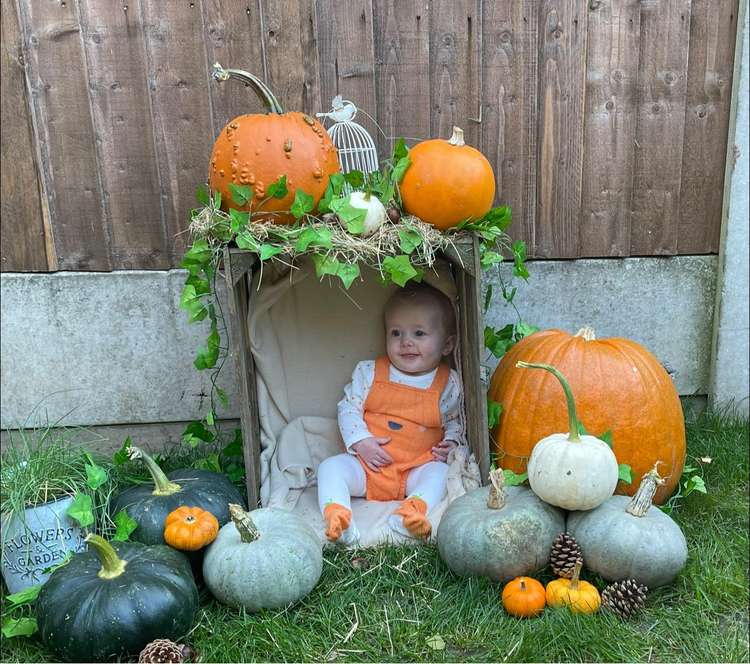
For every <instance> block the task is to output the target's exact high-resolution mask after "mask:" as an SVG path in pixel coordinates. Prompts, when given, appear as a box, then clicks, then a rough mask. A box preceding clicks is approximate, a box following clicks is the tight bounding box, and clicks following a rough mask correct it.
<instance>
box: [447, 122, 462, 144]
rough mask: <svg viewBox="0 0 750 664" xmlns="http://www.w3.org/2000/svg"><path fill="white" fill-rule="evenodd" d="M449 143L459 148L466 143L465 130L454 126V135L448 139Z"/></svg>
mask: <svg viewBox="0 0 750 664" xmlns="http://www.w3.org/2000/svg"><path fill="white" fill-rule="evenodd" d="M448 143H450V144H451V145H455V146H457V147H459V148H460V147H461V146H462V145H466V142H465V141H464V130H463V129H461V127H453V135H452V136H451V137H450V138H449V139H448Z"/></svg>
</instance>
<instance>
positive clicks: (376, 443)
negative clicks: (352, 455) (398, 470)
mask: <svg viewBox="0 0 750 664" xmlns="http://www.w3.org/2000/svg"><path fill="white" fill-rule="evenodd" d="M390 441H391V439H390V438H363V439H362V440H360V441H359V442H357V443H354V445H352V449H353V450H354V451H355V452H356V453H357V455H358V456H360V457H362V460H363V461H364V462H365V463H366V464H367V466H368V467H369V468H371V469H372V470H374V471H375V472H376V473H379V472H380V468H381V467H382V466H389V465H391V464H392V463H393V459H392V458H391V455H390V454H388V452H386V451H385V450H384V449H383V448H382V447H381V445H385V444H386V443H389V442H390Z"/></svg>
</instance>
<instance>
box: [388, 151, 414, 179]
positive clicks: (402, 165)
mask: <svg viewBox="0 0 750 664" xmlns="http://www.w3.org/2000/svg"><path fill="white" fill-rule="evenodd" d="M409 166H411V159H409V157H402V158H401V159H399V160H398V161H397V162H396V165H395V166H394V167H393V173H392V174H391V182H395V183H396V184H398V183H399V182H401V180H403V179H404V173H406V169H407V168H409Z"/></svg>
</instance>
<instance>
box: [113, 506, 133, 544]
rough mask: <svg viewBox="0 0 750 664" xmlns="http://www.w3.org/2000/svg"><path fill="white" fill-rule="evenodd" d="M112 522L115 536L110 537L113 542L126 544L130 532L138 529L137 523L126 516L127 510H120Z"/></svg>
mask: <svg viewBox="0 0 750 664" xmlns="http://www.w3.org/2000/svg"><path fill="white" fill-rule="evenodd" d="M112 521H113V522H114V524H115V534H114V536H113V537H112V539H113V540H114V541H115V542H127V541H128V539H130V535H131V534H132V532H133V531H134V530H135V529H136V528H137V527H138V522H137V521H136V520H135V519H133V518H132V517H131V516H130V515H129V514H128V511H127V510H120V511H119V512H118V513H117V514H115V518H114V519H112Z"/></svg>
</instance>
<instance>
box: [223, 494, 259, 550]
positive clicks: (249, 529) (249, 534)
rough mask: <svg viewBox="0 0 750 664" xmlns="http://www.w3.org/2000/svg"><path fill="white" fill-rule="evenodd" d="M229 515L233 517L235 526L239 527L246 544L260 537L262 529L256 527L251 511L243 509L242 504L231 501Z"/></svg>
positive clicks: (241, 537)
mask: <svg viewBox="0 0 750 664" xmlns="http://www.w3.org/2000/svg"><path fill="white" fill-rule="evenodd" d="M229 516H231V517H232V522H233V523H234V527H235V528H237V532H238V533H239V534H240V539H241V540H242V541H243V542H244V543H245V544H249V543H250V542H254V541H255V540H257V539H258V538H259V537H260V531H259V530H258V529H257V528H256V527H255V524H254V523H253V520H252V519H251V518H250V513H249V512H246V511H245V510H243V509H242V505H237V504H235V503H230V504H229Z"/></svg>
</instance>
